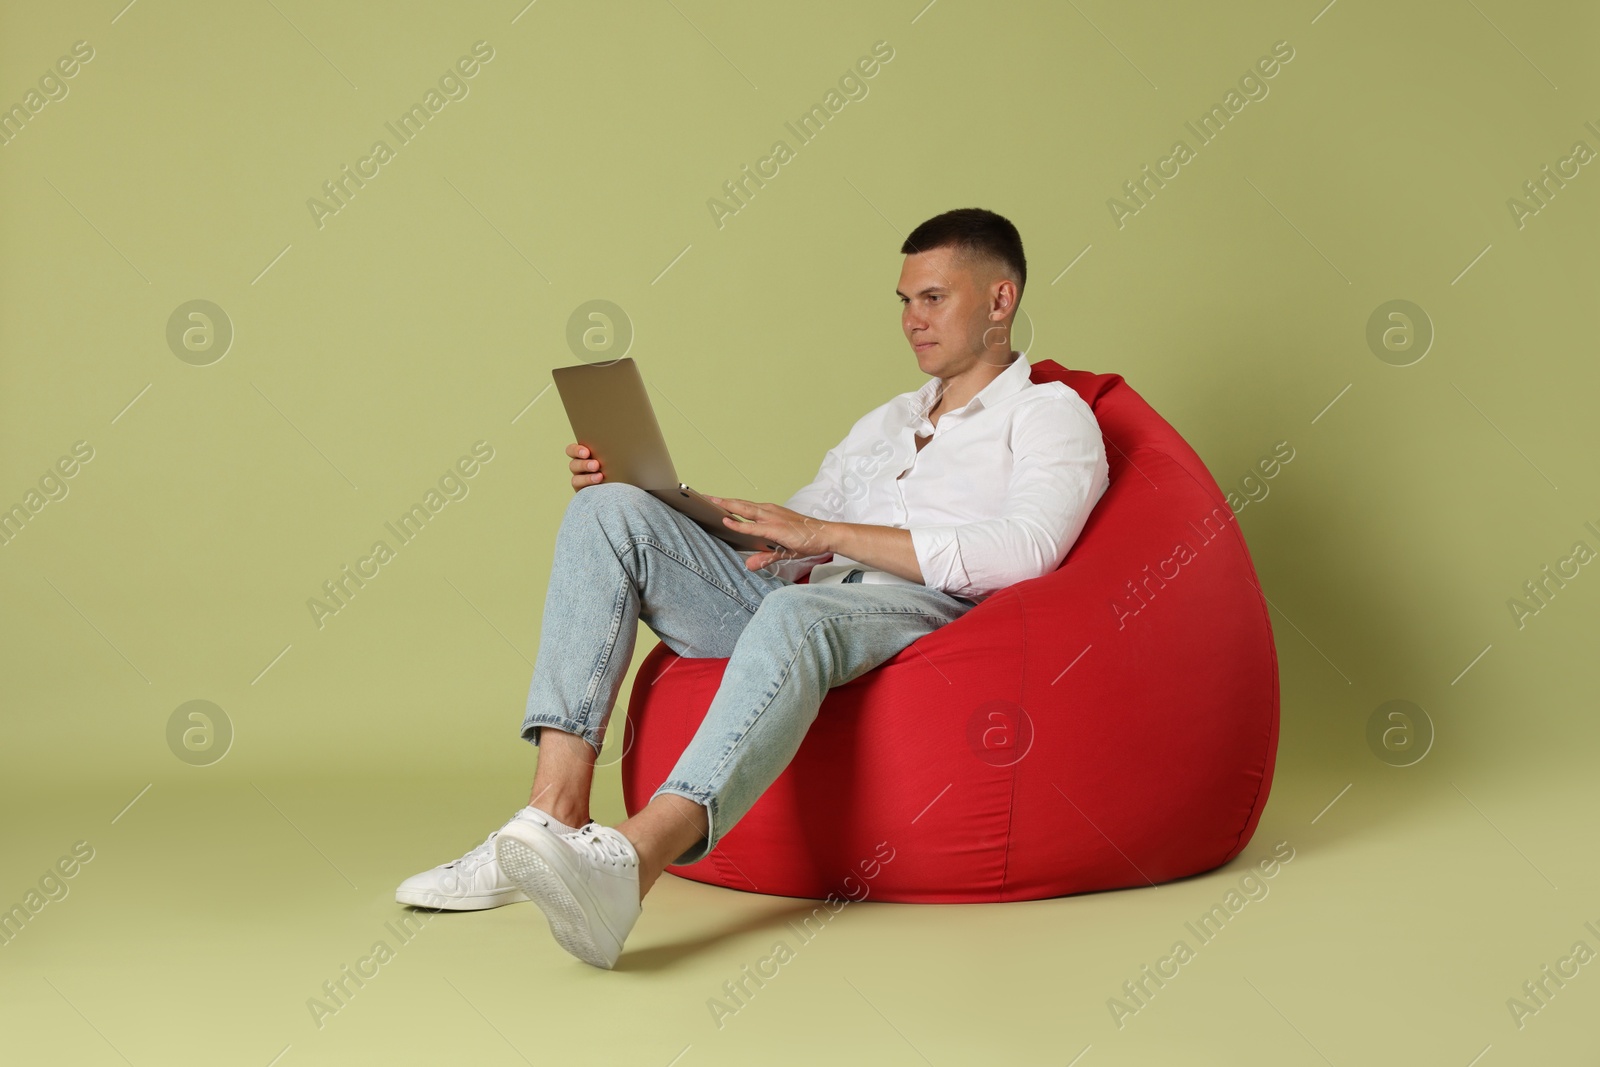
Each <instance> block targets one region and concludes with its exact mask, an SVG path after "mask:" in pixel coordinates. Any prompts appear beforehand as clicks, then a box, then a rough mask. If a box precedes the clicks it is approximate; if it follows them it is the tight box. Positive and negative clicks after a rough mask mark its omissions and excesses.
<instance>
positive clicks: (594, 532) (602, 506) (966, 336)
mask: <svg viewBox="0 0 1600 1067" xmlns="http://www.w3.org/2000/svg"><path fill="white" fill-rule="evenodd" d="M900 252H901V254H902V255H904V256H905V257H906V258H905V261H904V264H903V266H902V268H901V272H900V284H899V288H898V289H897V290H896V293H897V295H898V296H899V298H900V301H901V303H902V305H903V307H902V311H901V316H900V325H901V328H902V329H903V330H904V332H905V335H906V338H907V340H909V341H910V343H911V347H912V351H913V352H915V353H916V359H917V367H918V368H919V369H920V370H921V371H922V373H924V374H927V375H930V376H932V380H931V381H929V382H927V383H925V384H924V385H923V386H922V388H920V389H918V390H916V391H915V392H911V393H903V394H901V395H900V396H897V397H895V398H894V399H893V400H891V401H889V402H888V403H886V404H883V405H881V406H880V407H877V408H875V409H873V410H872V411H871V412H868V413H867V414H866V415H865V416H863V417H862V418H861V419H859V420H858V421H857V422H856V424H855V425H854V426H853V427H852V428H851V430H850V432H849V434H847V435H846V437H845V439H844V440H843V441H841V442H840V443H839V444H838V445H837V446H835V447H834V448H832V449H830V450H829V451H828V453H827V455H826V456H824V457H823V460H822V465H821V468H820V469H819V470H818V472H817V477H816V478H815V480H813V481H812V483H811V484H810V485H807V486H806V487H805V488H803V489H801V490H800V491H799V492H797V493H795V494H794V495H793V496H792V497H790V498H789V500H788V501H787V502H786V503H785V504H783V505H778V504H770V503H755V502H752V501H748V500H739V499H732V498H728V499H720V498H715V497H713V498H712V499H716V500H718V501H719V503H721V504H722V505H723V506H724V507H726V508H727V509H728V510H729V511H731V512H732V513H733V514H735V515H739V516H743V517H745V518H747V519H750V520H753V521H751V522H749V523H740V522H738V520H736V519H732V518H724V519H723V521H724V522H725V523H728V524H729V525H730V526H732V525H735V524H737V525H738V528H739V529H741V530H744V531H746V532H749V533H752V534H754V535H756V536H758V537H763V538H765V539H767V540H768V541H770V542H772V543H774V544H778V545H781V546H782V548H781V550H776V551H746V550H740V549H736V548H734V547H733V546H732V545H729V544H728V543H726V542H724V541H722V540H720V539H718V538H716V537H714V536H712V535H711V534H710V533H708V532H707V531H706V530H704V529H703V528H701V527H700V526H699V525H697V524H696V523H695V522H693V521H692V520H690V519H687V518H685V517H684V516H683V515H681V514H679V513H678V512H676V511H674V510H673V509H671V508H670V507H668V506H667V505H666V504H664V503H662V502H661V501H659V500H657V499H656V498H655V497H653V496H651V495H650V494H648V493H646V492H645V491H644V490H642V489H639V488H637V487H635V486H631V485H623V484H606V483H605V482H604V477H605V473H604V471H602V470H601V469H600V462H599V460H597V459H596V458H595V457H593V456H591V455H590V454H589V451H588V449H586V448H585V447H584V446H583V445H581V444H572V445H569V446H567V455H568V456H569V457H570V463H569V466H570V468H571V470H572V486H573V489H574V490H577V493H576V495H575V496H574V497H573V499H572V501H571V502H570V503H569V505H568V507H567V511H566V515H565V517H564V518H563V520H562V523H561V528H560V531H559V532H558V534H557V537H556V548H555V559H554V563H553V565H552V568H551V579H550V588H549V589H548V591H547V592H546V595H545V609H544V625H543V630H542V632H541V634H540V638H539V655H538V660H537V662H536V664H535V666H534V672H533V681H532V684H531V686H530V689H529V694H528V704H527V710H526V714H525V717H524V719H523V723H522V736H523V737H524V738H526V739H527V740H528V741H530V742H531V743H533V744H534V745H536V746H538V748H539V761H538V765H537V768H536V770H535V774H534V779H533V789H532V793H531V796H530V799H529V802H528V806H527V807H525V808H523V809H522V810H521V811H518V812H517V813H516V814H515V815H514V816H513V817H512V819H511V820H510V821H509V822H508V823H506V825H505V826H503V827H501V828H500V829H499V830H497V831H495V832H494V833H492V834H490V835H489V837H488V839H487V840H485V841H484V842H483V844H481V845H479V846H478V847H477V848H475V849H473V850H472V851H471V852H469V853H467V854H466V855H465V856H463V857H462V858H461V859H459V860H456V861H454V862H452V863H447V864H444V865H443V866H440V867H436V868H434V869H433V870H431V871H426V872H424V873H422V874H419V875H416V876H415V877H412V878H409V879H407V880H406V881H405V882H404V883H402V884H401V886H400V888H399V890H398V891H397V892H396V894H395V898H396V899H397V900H398V901H400V902H401V903H405V904H413V905H416V906H419V907H428V908H440V909H445V910H457V911H467V910H474V909H479V908H492V907H497V906H499V905H501V904H510V903H513V902H516V901H521V900H527V899H531V900H533V901H534V903H536V904H538V905H539V907H540V909H541V910H542V911H543V912H544V914H545V917H546V918H547V919H548V921H549V924H550V930H551V933H552V934H553V935H554V936H555V939H556V941H557V942H558V943H559V944H560V945H561V946H562V947H563V948H565V949H566V950H567V951H568V952H570V953H572V954H573V955H575V956H577V957H578V958H579V959H581V960H583V961H584V962H586V963H590V964H593V965H594V966H597V967H605V968H609V967H611V966H613V965H614V964H615V963H616V960H617V957H618V956H619V955H620V954H621V952H622V945H623V941H624V940H625V939H626V938H627V936H628V933H629V931H631V930H632V929H633V926H634V923H635V922H636V921H637V919H638V917H639V915H640V912H641V908H642V904H641V902H642V900H643V897H644V895H645V894H646V893H648V892H649V891H650V888H651V886H652V885H654V883H655V881H656V879H657V878H659V877H660V875H661V873H662V871H663V870H664V869H665V868H666V867H667V866H668V865H669V864H688V863H695V862H697V861H699V860H701V859H704V858H705V856H706V855H707V854H708V853H710V852H711V850H712V849H713V848H715V847H716V845H717V843H718V841H719V840H720V839H721V837H722V835H723V834H726V833H727V832H728V830H729V829H730V828H731V827H732V826H733V825H734V824H735V823H736V822H737V821H738V820H739V819H740V818H741V817H742V816H743V815H744V814H745V812H747V811H748V810H749V809H750V807H751V806H752V805H753V804H754V803H755V801H756V799H757V798H758V797H759V796H760V795H761V792H762V791H763V790H765V789H766V788H767V787H768V786H769V785H771V784H772V782H773V781H774V780H775V779H776V778H777V777H778V775H779V774H780V773H781V772H782V771H783V768H784V767H785V766H787V765H788V763H789V761H790V759H792V758H793V756H794V754H795V752H796V751H798V749H799V747H800V742H801V740H802V739H803V738H804V737H805V734H806V731H807V729H809V727H810V725H811V723H812V721H813V720H814V719H815V718H816V714H817V710H818V707H819V706H820V704H821V703H822V699H823V697H824V696H826V694H827V691H828V689H829V688H830V687H832V686H835V685H841V684H843V683H845V682H848V681H850V680H851V679H853V678H857V677H859V676H860V675H862V674H865V673H866V672H867V671H869V670H871V669H872V668H873V667H876V666H877V665H879V664H880V663H883V662H884V661H885V660H887V659H889V658H890V657H892V656H894V655H895V654H896V653H897V652H899V651H900V650H901V649H903V648H905V647H906V646H907V645H909V644H911V643H912V642H913V641H915V640H916V639H917V638H918V637H920V636H922V635H923V634H926V633H930V632H932V631H933V630H935V629H937V628H938V627H940V626H943V625H945V624H946V623H949V622H952V621H954V620H955V619H957V618H960V617H961V616H962V615H963V614H965V613H966V612H967V611H968V610H970V609H971V608H972V607H973V606H974V605H976V604H977V603H978V602H980V601H982V600H983V599H985V598H987V597H988V596H990V595H992V594H993V593H994V592H996V591H997V590H999V589H1003V588H1005V587H1006V586H1008V585H1011V584H1013V583H1015V582H1019V581H1023V580H1026V579H1029V578H1035V577H1038V576H1040V575H1043V574H1047V573H1049V572H1050V571H1052V570H1054V569H1055V568H1056V567H1057V566H1059V565H1060V564H1061V562H1062V560H1063V559H1064V558H1065V557H1066V554H1067V550H1068V549H1069V548H1071V547H1072V544H1073V542H1074V541H1075V540H1076V539H1077V537H1078V534H1079V533H1080V532H1081V531H1082V530H1083V527H1084V524H1085V522H1087V521H1088V517H1089V512H1090V510H1091V509H1092V508H1093V507H1094V505H1095V504H1096V503H1097V502H1098V501H1099V499H1100V497H1101V496H1102V495H1103V494H1104V492H1105V491H1106V489H1107V488H1108V486H1109V484H1110V482H1109V480H1108V476H1107V464H1106V455H1105V449H1104V445H1103V443H1102V441H1101V437H1100V430H1099V426H1098V425H1097V424H1096V422H1095V418H1094V414H1093V412H1092V411H1091V410H1090V408H1089V406H1088V405H1087V404H1086V403H1084V401H1083V399H1082V398H1081V397H1079V396H1078V394H1077V393H1076V392H1074V391H1073V390H1072V389H1070V388H1068V387H1067V386H1065V385H1062V384H1060V383H1058V382H1052V383H1046V384H1042V385H1034V384H1032V383H1030V381H1029V379H1028V361H1027V359H1026V358H1025V357H1024V356H1023V355H1022V354H1021V353H1019V352H1017V351H1015V350H1013V349H1012V348H1011V325H1012V321H1013V320H1014V318H1015V317H1016V313H1017V302H1018V301H1019V300H1020V299H1021V297H1022V291H1023V286H1024V285H1025V284H1026V282H1027V261H1026V260H1025V258H1024V256H1023V251H1022V240H1021V238H1020V237H1019V236H1018V234H1017V230H1016V227H1014V226H1013V225H1012V224H1011V223H1010V222H1008V221H1007V220H1006V219H1004V218H1002V217H1001V216H999V215H996V214H994V213H993V212H989V211H984V210H981V209H977V208H966V209H961V210H958V211H950V212H947V213H945V214H943V215H939V216H936V217H935V218H932V219H929V220H928V221H927V222H925V223H923V224H922V225H921V226H918V227H917V228H916V230H914V231H913V232H912V234H911V236H910V237H908V238H907V239H906V241H905V243H904V245H903V246H902V247H901V249H900ZM807 574H809V576H810V577H809V578H808V579H807V581H806V583H804V584H797V583H798V580H799V579H800V578H801V577H803V576H805V575H807ZM847 585H850V586H853V587H854V588H846V586H847ZM641 620H642V621H643V622H645V623H646V624H647V625H648V626H649V627H650V628H651V629H652V630H653V631H654V632H655V633H656V634H657V635H658V636H659V637H660V638H661V640H662V641H663V642H664V643H666V644H667V646H668V647H670V648H671V649H672V650H673V651H674V652H676V653H678V654H679V655H681V656H708V657H715V658H723V657H726V658H727V659H728V665H727V668H726V670H725V671H724V673H723V677H722V681H721V684H720V687H719V688H718V690H717V694H716V696H715V698H714V699H713V700H712V702H711V707H710V710H709V711H708V712H707V714H706V717H705V721H704V722H703V723H701V725H700V728H699V730H698V731H696V733H695V736H694V738H693V739H692V740H691V741H690V743H689V745H688V747H687V748H686V749H685V750H684V752H683V755H682V757H681V758H680V759H679V761H678V763H677V766H676V767H674V769H673V771H672V773H671V774H670V775H669V776H668V778H667V780H666V781H665V782H663V783H662V785H661V786H660V788H659V789H658V790H657V791H656V793H655V795H654V796H653V797H652V798H651V800H650V802H649V803H648V804H647V805H646V806H645V807H644V808H643V809H642V810H641V811H639V812H638V813H637V814H635V815H634V816H633V817H632V818H630V819H627V820H626V821H624V822H622V823H620V824H619V825H617V826H616V827H609V826H601V825H600V824H598V823H596V822H593V821H591V820H590V818H589V791H590V784H591V782H592V780H593V773H594V761H595V757H596V755H597V754H598V753H599V751H600V747H601V744H602V742H603V740H604V736H605V729H606V724H607V722H608V720H609V717H610V714H611V709H612V706H613V704H614V703H615V701H616V697H617V695H618V693H619V691H620V689H621V686H622V680H623V675H624V674H625V673H626V671H627V669H628V665H629V664H630V662H631V660H632V654H633V645H634V639H635V636H636V633H637V623H638V622H639V621H641Z"/></svg>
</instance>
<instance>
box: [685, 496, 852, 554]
mask: <svg viewBox="0 0 1600 1067" xmlns="http://www.w3.org/2000/svg"><path fill="white" fill-rule="evenodd" d="M706 499H707V500H710V501H712V502H713V503H716V504H720V505H722V506H723V507H725V508H727V509H728V510H729V511H731V512H733V514H734V515H738V516H741V517H743V518H746V519H750V520H751V521H750V522H740V521H739V520H738V519H735V518H732V517H730V516H727V515H724V516H723V517H722V525H723V526H725V527H727V528H728V529H730V530H738V531H739V532H740V533H747V534H752V535H754V536H756V537H760V538H764V539H765V540H767V541H770V542H772V543H773V544H777V545H781V546H782V547H781V548H779V549H776V550H768V551H762V552H756V553H755V554H753V555H750V556H747V557H746V558H745V562H744V565H745V569H746V570H752V571H758V570H760V569H761V568H763V567H767V566H770V565H771V564H773V563H776V562H778V561H779V560H785V559H800V558H801V557H803V556H818V555H821V554H822V553H824V552H832V551H833V548H832V546H831V545H830V544H829V541H828V524H827V523H826V522H823V521H822V520H821V519H818V518H813V517H812V516H810V515H802V514H800V513H799V512H798V511H791V510H790V509H788V508H786V507H784V506H783V505H782V504H757V503H754V502H752V501H749V500H739V499H737V498H735V497H721V496H707V497H706Z"/></svg>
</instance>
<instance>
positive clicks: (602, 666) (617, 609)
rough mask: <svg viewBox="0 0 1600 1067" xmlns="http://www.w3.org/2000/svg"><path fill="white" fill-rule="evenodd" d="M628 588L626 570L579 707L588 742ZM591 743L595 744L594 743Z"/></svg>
mask: <svg viewBox="0 0 1600 1067" xmlns="http://www.w3.org/2000/svg"><path fill="white" fill-rule="evenodd" d="M617 562H618V563H621V562H622V561H621V560H618V561H617ZM627 587H628V574H627V571H626V569H624V571H623V575H622V581H621V582H619V583H617V593H616V596H615V597H613V604H614V605H615V606H614V607H613V608H612V610H611V631H610V633H608V634H607V635H606V641H605V644H604V645H602V646H601V648H600V655H599V656H598V657H597V658H596V659H595V666H594V670H593V671H591V672H590V674H589V688H588V689H587V690H586V691H585V692H584V694H583V702H582V703H581V704H580V705H579V706H578V714H579V718H580V721H581V722H583V724H584V727H585V729H584V738H585V740H588V733H589V731H588V729H587V727H588V723H589V712H590V709H592V708H593V707H594V699H595V694H596V693H597V692H598V691H599V689H600V679H602V678H604V677H605V673H606V665H607V664H609V663H610V662H611V653H612V652H613V651H615V650H616V647H617V635H618V634H619V633H621V632H622V609H623V603H624V602H623V597H624V595H625V594H626V590H627ZM597 732H598V731H597ZM590 743H591V744H595V742H593V741H591V742H590ZM595 747H596V748H598V747H600V746H599V745H598V744H595Z"/></svg>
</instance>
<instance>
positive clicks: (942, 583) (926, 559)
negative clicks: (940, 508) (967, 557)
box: [911, 526, 971, 596]
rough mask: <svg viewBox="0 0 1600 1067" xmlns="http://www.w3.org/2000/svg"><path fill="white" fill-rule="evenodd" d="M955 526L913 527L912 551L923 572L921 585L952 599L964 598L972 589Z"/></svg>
mask: <svg viewBox="0 0 1600 1067" xmlns="http://www.w3.org/2000/svg"><path fill="white" fill-rule="evenodd" d="M958 529H959V527H957V526H913V527H911V548H912V550H913V551H914V552H915V553H916V556H917V566H918V567H920V568H921V569H922V584H923V585H925V586H927V587H928V588H930V589H937V590H939V591H941V592H944V593H949V594H951V595H952V596H966V595H967V594H968V591H969V589H970V586H971V581H970V579H969V578H968V577H967V569H966V567H965V566H963V565H962V562H961V540H960V537H959V535H958V534H957V532H956V531H957V530H958Z"/></svg>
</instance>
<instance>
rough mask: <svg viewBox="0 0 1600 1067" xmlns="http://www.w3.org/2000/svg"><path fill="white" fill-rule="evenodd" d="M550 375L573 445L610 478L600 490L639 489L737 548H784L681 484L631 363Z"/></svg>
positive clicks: (596, 365) (561, 369)
mask: <svg viewBox="0 0 1600 1067" xmlns="http://www.w3.org/2000/svg"><path fill="white" fill-rule="evenodd" d="M550 373H551V375H552V376H553V377H554V378H555V381H556V389H557V390H558V391H559V392H560V394H561V403H562V404H563V405H564V406H565V407H566V409H567V421H568V422H570V423H571V424H572V434H573V438H572V439H573V440H574V441H576V442H578V443H579V444H581V445H583V446H585V447H586V448H588V449H589V451H590V453H591V454H592V455H593V456H594V458H595V459H598V460H599V461H600V470H601V473H603V474H604V475H605V478H604V480H602V481H601V482H598V483H596V484H599V485H604V484H606V483H607V482H622V483H624V484H626V485H636V486H638V487H639V488H640V489H643V490H645V491H646V492H647V493H649V494H650V495H651V496H654V497H656V498H657V499H659V500H662V501H664V502H665V503H666V504H668V505H669V506H671V507H672V508H673V510H675V511H678V512H680V513H682V514H684V515H686V516H688V517H689V518H691V519H693V520H694V521H695V522H697V523H699V524H700V525H701V526H703V527H704V528H705V529H706V530H708V531H710V532H711V533H712V534H714V535H715V536H717V537H719V538H721V539H722V540H724V541H726V542H728V543H729V544H731V545H733V546H734V547H736V548H741V549H748V550H752V551H765V550H768V549H776V548H781V547H783V546H781V545H776V544H773V543H772V542H771V541H768V540H767V539H766V538H763V537H756V536H754V535H752V534H746V533H740V532H739V531H737V530H734V529H730V528H729V527H728V526H726V525H724V524H723V522H722V517H723V516H724V515H732V514H733V512H731V511H729V510H728V509H727V508H725V507H723V506H722V505H720V504H716V503H713V502H712V501H710V500H708V499H706V498H705V497H704V496H702V495H701V494H700V493H698V492H696V491H695V490H694V489H692V488H690V487H689V486H688V485H687V484H686V483H684V482H682V481H680V480H679V479H678V473H677V469H676V468H675V467H674V466H673V465H672V456H671V455H669V454H668V452H667V442H666V439H665V438H664V437H662V435H661V424H660V423H659V422H657V421H656V412H655V408H654V407H652V406H651V404H650V394H649V393H648V392H647V391H646V390H645V385H644V378H643V376H642V375H640V373H639V365H638V364H637V363H635V362H634V361H633V360H632V359H631V358H629V357H623V358H622V359H615V360H611V361H609V362H606V363H580V364H579V365H577V366H576V367H556V368H555V369H553V370H552V371H551V372H550ZM578 491H579V492H580V493H581V492H582V491H583V490H582V489H580V490H578ZM737 517H738V516H735V518H737Z"/></svg>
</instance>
